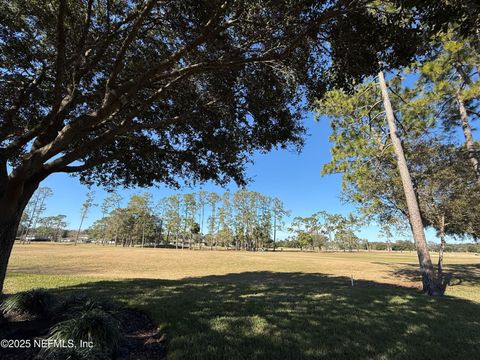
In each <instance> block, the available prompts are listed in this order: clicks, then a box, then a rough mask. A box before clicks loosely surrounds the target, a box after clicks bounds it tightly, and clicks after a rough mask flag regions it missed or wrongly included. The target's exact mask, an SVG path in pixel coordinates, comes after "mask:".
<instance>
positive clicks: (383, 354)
mask: <svg viewBox="0 0 480 360" xmlns="http://www.w3.org/2000/svg"><path fill="white" fill-rule="evenodd" d="M23 276H25V275H23ZM26 277H30V276H26ZM15 278H16V281H19V283H22V280H21V278H22V276H20V275H18V274H17V275H15ZM11 280H12V279H10V280H9V281H11ZM41 280H42V279H41V277H40V278H37V279H36V280H32V279H30V280H28V284H32V283H33V282H34V281H41ZM82 280H87V282H85V283H82V284H79V282H81V281H82ZM92 280H93V279H92V278H88V279H80V278H79V279H74V278H67V279H63V280H62V282H61V284H62V285H61V287H58V288H57V289H56V290H54V291H55V292H57V293H59V294H62V295H66V294H69V293H72V292H79V293H85V294H89V295H93V296H97V297H100V298H108V299H110V300H114V301H117V302H119V303H121V304H125V305H130V306H134V307H137V308H140V309H144V310H146V311H147V312H149V313H150V314H151V316H152V317H153V319H154V320H155V321H157V322H158V324H159V326H160V327H161V329H162V331H164V332H165V333H166V334H167V337H168V359H474V358H478V354H479V353H480V316H479V314H480V304H478V303H475V302H470V301H467V300H463V299H458V298H453V297H444V298H437V299H434V298H429V297H427V296H424V295H423V294H421V293H419V292H418V291H417V290H415V289H408V288H402V287H396V286H392V285H380V284H377V283H374V282H358V283H357V284H356V285H355V286H354V287H352V286H351V285H350V280H349V279H348V278H344V277H331V276H325V275H323V274H304V273H278V272H277V273H276V272H260V271H259V272H244V273H240V274H229V275H220V276H206V277H198V278H192V279H189V280H152V279H128V280H116V281H92ZM25 281H26V280H25ZM42 286H44V284H42ZM44 287H45V286H44Z"/></svg>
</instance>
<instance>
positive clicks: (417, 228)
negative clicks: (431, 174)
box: [378, 72, 444, 295]
mask: <svg viewBox="0 0 480 360" xmlns="http://www.w3.org/2000/svg"><path fill="white" fill-rule="evenodd" d="M378 77H379V80H380V89H381V92H382V99H383V105H384V108H385V113H386V118H387V122H388V127H389V131H390V138H391V140H392V144H393V149H394V152H395V156H396V159H397V166H398V170H399V172H400V178H401V180H402V185H403V191H404V193H405V200H406V202H407V208H408V216H409V221H410V225H411V228H412V233H413V238H414V240H415V245H416V248H417V255H418V261H419V264H420V271H421V274H422V283H423V291H424V292H426V293H428V294H429V295H442V294H443V292H444V289H443V290H442V284H441V283H440V282H439V279H438V278H437V276H436V274H435V269H434V267H433V264H432V260H431V259H430V253H429V251H428V247H427V240H426V238H425V231H424V226H423V221H422V217H421V215H420V208H419V206H418V201H417V197H416V194H415V190H414V188H413V183H412V178H411V176H410V171H409V169H408V165H407V160H406V158H405V153H404V152H403V146H402V142H401V141H400V137H399V136H398V130H397V125H396V123H395V115H394V113H393V109H392V104H391V102H390V96H389V94H388V89H387V84H386V82H385V77H384V75H383V72H380V73H379V74H378Z"/></svg>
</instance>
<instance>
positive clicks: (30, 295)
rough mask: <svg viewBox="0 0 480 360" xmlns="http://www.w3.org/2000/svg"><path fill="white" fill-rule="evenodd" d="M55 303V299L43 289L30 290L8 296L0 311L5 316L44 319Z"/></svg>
mask: <svg viewBox="0 0 480 360" xmlns="http://www.w3.org/2000/svg"><path fill="white" fill-rule="evenodd" d="M55 303H56V300H55V297H54V296H53V295H52V294H50V293H49V292H47V291H46V290H45V289H32V290H28V291H25V292H21V293H18V294H14V295H11V296H8V297H7V298H5V299H4V300H3V302H2V305H1V306H0V309H1V310H2V311H3V312H4V313H6V314H12V313H17V314H20V315H27V316H32V317H40V318H45V317H47V316H49V315H50V314H51V313H52V310H53V308H54V306H55Z"/></svg>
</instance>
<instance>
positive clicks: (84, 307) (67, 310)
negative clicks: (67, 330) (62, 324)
mask: <svg viewBox="0 0 480 360" xmlns="http://www.w3.org/2000/svg"><path fill="white" fill-rule="evenodd" d="M94 309H99V310H103V311H106V312H110V311H112V310H114V306H113V305H112V304H110V303H107V302H105V301H102V302H100V301H98V300H96V299H92V298H90V297H88V296H86V295H78V294H73V295H70V296H68V297H67V298H66V299H65V300H63V301H62V302H61V303H60V304H59V305H58V307H57V308H56V311H55V312H56V314H57V316H58V318H59V319H68V318H71V317H74V316H77V315H78V314H79V313H82V312H85V311H89V310H94Z"/></svg>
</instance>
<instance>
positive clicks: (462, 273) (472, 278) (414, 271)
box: [391, 263, 480, 286]
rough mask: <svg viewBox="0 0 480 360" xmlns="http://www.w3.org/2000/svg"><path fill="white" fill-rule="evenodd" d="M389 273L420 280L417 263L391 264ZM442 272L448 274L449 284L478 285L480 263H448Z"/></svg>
mask: <svg viewBox="0 0 480 360" xmlns="http://www.w3.org/2000/svg"><path fill="white" fill-rule="evenodd" d="M391 267H392V269H391V274H392V275H393V276H396V277H402V278H404V279H407V280H409V281H414V282H420V281H421V278H422V277H421V274H420V270H419V269H418V265H413V264H402V266H401V267H398V266H397V265H391ZM444 273H445V274H446V275H448V276H449V278H450V284H449V286H456V285H461V284H463V283H469V284H472V285H480V264H479V263H477V264H448V265H446V266H444Z"/></svg>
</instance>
